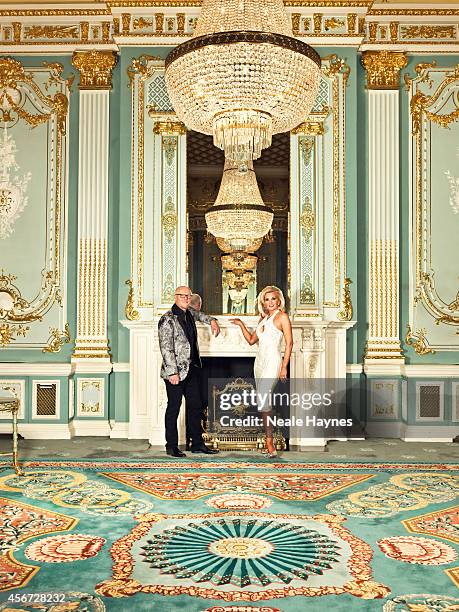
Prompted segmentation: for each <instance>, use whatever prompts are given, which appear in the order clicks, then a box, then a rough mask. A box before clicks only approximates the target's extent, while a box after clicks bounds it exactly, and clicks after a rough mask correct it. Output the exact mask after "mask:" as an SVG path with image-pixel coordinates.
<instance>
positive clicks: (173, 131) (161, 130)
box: [148, 107, 186, 136]
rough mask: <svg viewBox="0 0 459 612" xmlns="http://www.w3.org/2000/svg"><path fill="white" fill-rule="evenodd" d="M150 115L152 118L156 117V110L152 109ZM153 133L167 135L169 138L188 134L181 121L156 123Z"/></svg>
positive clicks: (169, 120)
mask: <svg viewBox="0 0 459 612" xmlns="http://www.w3.org/2000/svg"><path fill="white" fill-rule="evenodd" d="M148 114H149V115H150V117H154V116H155V114H156V111H155V109H154V108H151V107H150V109H149V111H148ZM153 133H154V134H161V135H162V134H167V135H169V136H183V134H186V127H185V124H184V123H182V122H181V121H172V120H171V119H168V120H167V121H156V122H155V125H154V128H153Z"/></svg>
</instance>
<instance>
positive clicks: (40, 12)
mask: <svg viewBox="0 0 459 612" xmlns="http://www.w3.org/2000/svg"><path fill="white" fill-rule="evenodd" d="M110 14H111V13H110V10H109V9H108V8H107V9H62V8H55V9H51V8H50V9H12V10H11V9H0V17H75V16H76V17H79V16H80V15H81V16H82V15H87V16H91V17H93V16H98V15H110Z"/></svg>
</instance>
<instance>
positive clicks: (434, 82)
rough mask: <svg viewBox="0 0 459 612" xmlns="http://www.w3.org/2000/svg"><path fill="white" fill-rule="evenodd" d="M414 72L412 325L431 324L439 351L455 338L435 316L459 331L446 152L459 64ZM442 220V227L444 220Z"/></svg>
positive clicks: (458, 129)
mask: <svg viewBox="0 0 459 612" xmlns="http://www.w3.org/2000/svg"><path fill="white" fill-rule="evenodd" d="M416 74H417V76H416V77H414V78H411V77H407V78H405V82H406V84H407V87H408V88H409V96H410V111H411V131H412V141H411V152H412V155H411V160H412V163H411V175H412V189H411V197H412V214H411V222H412V226H413V227H412V231H411V236H412V258H411V273H412V276H411V278H412V286H411V303H410V325H411V327H412V328H415V327H422V328H427V332H428V333H429V337H430V338H431V345H432V347H434V348H435V349H436V350H437V351H440V350H442V351H448V350H457V337H456V336H454V335H453V336H452V337H451V334H448V332H446V336H445V332H441V330H440V329H438V330H437V328H436V327H435V326H431V324H432V323H433V321H432V318H433V319H434V322H435V323H436V325H440V324H445V325H449V326H453V327H455V328H456V333H459V329H457V328H458V326H459V299H458V295H457V293H458V288H457V285H456V286H454V284H453V285H451V279H452V278H453V277H454V266H452V265H451V264H452V261H451V259H452V258H453V259H455V253H456V249H455V248H454V247H452V245H453V243H454V245H456V244H457V242H456V240H457V236H456V234H457V229H456V230H454V229H452V230H451V231H452V233H451V234H450V235H449V236H448V231H449V230H450V229H451V228H454V226H455V225H456V226H457V223H458V222H459V221H458V217H457V215H456V214H455V209H454V204H455V202H456V197H457V195H456V185H457V175H458V172H457V170H456V167H457V163H456V161H455V160H456V159H457V158H455V157H451V155H450V154H449V155H446V156H443V154H442V153H443V151H450V150H451V149H452V148H453V147H456V149H457V135H458V134H459V123H458V119H459V65H458V66H453V67H439V66H436V65H435V63H431V64H419V65H418V66H417V67H416ZM445 128H448V129H445ZM445 139H446V140H445ZM453 150H454V148H453ZM434 211H435V212H434ZM442 220H445V224H444V226H441V225H440V223H441V222H442ZM456 280H457V279H456ZM445 331H446V330H445ZM448 336H449V341H448V340H446V337H448Z"/></svg>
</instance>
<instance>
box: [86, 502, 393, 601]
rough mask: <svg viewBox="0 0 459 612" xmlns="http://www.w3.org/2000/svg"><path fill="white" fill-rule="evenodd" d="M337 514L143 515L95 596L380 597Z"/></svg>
mask: <svg viewBox="0 0 459 612" xmlns="http://www.w3.org/2000/svg"><path fill="white" fill-rule="evenodd" d="M342 521H343V519H342V518H341V517H337V516H332V515H329V516H320V515H316V516H314V517H311V516H305V515H295V514H285V515H275V516H273V515H272V514H263V513H251V512H250V513H247V512H239V513H234V514H225V516H224V517H221V515H220V514H218V513H215V514H203V515H194V514H183V515H172V516H169V517H166V516H162V515H159V514H152V515H146V516H144V517H142V519H141V521H140V523H139V525H138V526H137V527H135V528H134V529H133V530H132V531H131V533H130V534H129V535H127V536H125V537H123V538H121V539H120V540H119V541H118V542H115V544H114V545H113V547H112V551H111V553H112V557H113V560H114V572H113V580H108V581H106V582H102V583H101V584H99V585H97V587H96V592H97V593H99V594H100V595H109V596H115V597H119V596H120V595H133V594H135V593H136V592H139V591H142V592H145V593H161V594H162V595H178V594H180V593H187V594H190V593H193V594H196V595H198V596H200V597H205V598H206V599H207V598H208V599H223V600H224V601H241V600H246V601H259V600H265V599H273V598H284V597H291V596H292V595H303V596H305V595H306V596H314V595H326V594H331V593H332V594H335V595H337V594H340V593H351V594H352V595H354V596H356V597H363V598H366V599H374V598H381V597H384V595H387V594H388V593H389V589H388V588H387V587H386V586H384V585H382V584H378V583H376V582H374V581H373V580H372V576H371V570H370V566H369V562H370V561H371V557H372V550H371V547H370V546H368V545H367V544H365V542H363V541H362V540H360V539H359V538H357V537H356V536H353V535H352V534H351V533H350V532H349V531H348V530H347V529H346V528H344V527H343V526H342V525H341V523H342Z"/></svg>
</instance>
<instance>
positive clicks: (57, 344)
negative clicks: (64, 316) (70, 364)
mask: <svg viewBox="0 0 459 612" xmlns="http://www.w3.org/2000/svg"><path fill="white" fill-rule="evenodd" d="M49 333H50V335H49V338H48V344H47V346H45V348H44V349H43V350H42V352H43V353H58V352H59V351H60V350H61V348H62V347H63V345H64V344H66V343H68V342H71V338H70V328H69V324H68V323H66V324H65V327H64V331H61V330H60V329H58V328H57V327H50V329H49Z"/></svg>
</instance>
